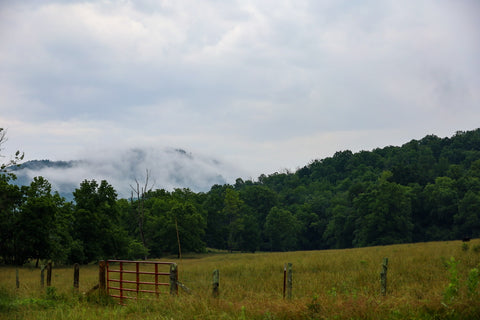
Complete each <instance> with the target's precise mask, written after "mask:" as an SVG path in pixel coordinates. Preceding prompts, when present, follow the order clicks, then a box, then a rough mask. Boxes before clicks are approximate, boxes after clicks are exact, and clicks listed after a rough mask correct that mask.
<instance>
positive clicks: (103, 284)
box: [98, 260, 107, 295]
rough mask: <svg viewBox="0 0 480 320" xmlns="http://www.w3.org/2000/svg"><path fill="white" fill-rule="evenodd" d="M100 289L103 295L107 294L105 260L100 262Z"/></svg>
mask: <svg viewBox="0 0 480 320" xmlns="http://www.w3.org/2000/svg"><path fill="white" fill-rule="evenodd" d="M98 289H99V292H100V294H101V295H103V294H105V292H106V290H107V284H106V281H105V261H104V260H101V261H99V262H98Z"/></svg>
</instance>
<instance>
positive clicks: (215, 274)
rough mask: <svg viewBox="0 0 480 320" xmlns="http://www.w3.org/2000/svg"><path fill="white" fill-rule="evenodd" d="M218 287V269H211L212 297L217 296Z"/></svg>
mask: <svg viewBox="0 0 480 320" xmlns="http://www.w3.org/2000/svg"><path fill="white" fill-rule="evenodd" d="M219 287H220V274H219V271H218V269H215V270H213V284H212V295H213V297H214V298H218V295H219Z"/></svg>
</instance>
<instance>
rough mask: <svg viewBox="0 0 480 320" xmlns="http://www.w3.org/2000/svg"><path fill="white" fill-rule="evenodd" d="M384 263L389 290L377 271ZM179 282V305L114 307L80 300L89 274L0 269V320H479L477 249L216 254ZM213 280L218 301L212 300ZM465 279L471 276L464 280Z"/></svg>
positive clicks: (90, 270) (479, 242)
mask: <svg viewBox="0 0 480 320" xmlns="http://www.w3.org/2000/svg"><path fill="white" fill-rule="evenodd" d="M384 257H388V259H389V265H388V267H389V268H388V288H387V294H386V296H382V295H381V291H380V271H381V269H382V268H381V264H382V260H383V258H384ZM168 261H172V262H176V263H177V264H178V266H179V279H180V281H181V282H182V283H184V284H185V285H186V286H187V287H188V288H190V289H191V290H192V293H191V294H187V293H185V292H183V291H182V290H180V292H179V296H178V297H171V296H169V295H162V296H161V297H160V298H159V299H153V300H142V301H129V302H128V303H127V304H126V305H125V306H120V305H118V303H117V301H114V300H113V299H107V298H102V297H99V296H98V294H97V293H93V294H90V295H89V294H85V292H87V291H88V290H90V289H91V288H92V287H93V286H94V285H95V284H96V283H97V282H98V267H97V266H96V265H90V266H82V267H81V268H80V289H79V293H76V292H74V290H73V288H72V287H73V268H72V267H68V268H63V267H58V268H54V270H53V276H52V287H53V288H50V289H48V290H47V289H41V288H40V270H39V269H35V268H28V267H23V268H20V269H19V279H20V288H18V289H16V286H15V268H12V267H0V319H480V288H478V280H479V279H478V278H479V275H478V271H477V272H476V271H475V270H477V269H475V268H478V267H479V266H480V239H476V240H472V241H471V242H469V243H465V244H464V243H462V242H460V241H451V242H430V243H418V244H406V245H393V246H382V247H370V248H361V249H347V250H327V251H301V252H288V253H255V254H246V253H245V254H243V253H242V254H240V253H233V254H228V253H215V254H204V255H191V256H186V257H184V258H183V259H182V260H181V261H180V260H177V259H168ZM287 262H290V263H292V264H293V298H292V299H291V300H284V299H283V296H282V288H283V267H284V263H287ZM214 269H219V270H220V297H219V298H217V299H214V298H212V297H211V291H212V289H211V288H212V271H213V270H214ZM472 269H473V271H472Z"/></svg>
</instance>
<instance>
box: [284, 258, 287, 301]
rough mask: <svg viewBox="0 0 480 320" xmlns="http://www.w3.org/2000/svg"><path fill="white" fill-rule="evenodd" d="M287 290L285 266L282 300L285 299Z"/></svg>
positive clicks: (285, 266) (285, 265) (285, 268)
mask: <svg viewBox="0 0 480 320" xmlns="http://www.w3.org/2000/svg"><path fill="white" fill-rule="evenodd" d="M286 290H287V264H286V263H285V264H284V265H283V299H285V292H286Z"/></svg>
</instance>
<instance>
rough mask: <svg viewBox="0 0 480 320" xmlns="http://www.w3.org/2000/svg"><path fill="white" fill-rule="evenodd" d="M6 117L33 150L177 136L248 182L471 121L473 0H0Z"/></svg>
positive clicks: (62, 156)
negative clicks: (266, 175) (231, 169)
mask: <svg viewBox="0 0 480 320" xmlns="http://www.w3.org/2000/svg"><path fill="white" fill-rule="evenodd" d="M0 127H3V128H8V137H9V141H8V143H7V144H6V145H5V147H6V150H3V152H10V153H13V151H14V150H16V149H21V150H22V151H24V152H25V155H26V159H27V160H30V159H51V160H70V159H79V158H86V157H88V156H89V155H90V154H91V153H92V152H98V150H105V151H104V152H105V153H106V154H108V153H109V150H110V148H115V149H122V148H128V147H131V146H142V147H149V148H151V147H154V148H166V147H171V148H182V149H185V150H187V151H188V152H192V153H194V154H201V155H204V156H207V157H212V158H215V159H218V160H219V161H224V162H226V163H229V164H232V165H233V166H234V167H236V168H237V169H238V172H239V174H240V173H241V174H242V175H243V176H244V178H257V177H258V175H260V174H261V173H265V174H269V173H273V172H275V171H281V170H283V169H290V170H295V169H296V168H298V167H302V166H304V165H306V164H308V163H309V162H310V161H311V160H313V159H321V158H325V157H328V156H332V155H333V154H334V153H335V152H336V151H340V150H346V149H349V150H352V151H353V152H357V151H360V150H372V149H374V148H376V147H384V146H387V145H401V144H403V143H406V142H408V141H409V140H411V139H420V138H422V137H424V136H425V135H427V134H435V135H437V136H439V137H446V136H452V135H453V134H454V133H455V132H456V131H457V130H472V129H475V128H478V127H480V1H477V0H471V1H468V0H457V1H451V0H431V1H429V0H411V1H410V0H405V1H398V0H378V1H353V0H352V1H339V0H330V1H318V0H311V1H302V0H295V1H278V0H275V1H260V0H259V1H245V0H239V1H220V0H211V1H208V0H206V1H198V0H191V1H190V0H187V1H182V0H171V1H159V0H135V1H128V0H121V1H114V0H111V1H75V0H70V1H67V0H65V1H61V0H57V1H54V0H46V1H33V0H32V1H8V0H0ZM93 150H95V151H93ZM112 154H114V153H112ZM103 156H104V157H105V155H103ZM105 158H108V157H105Z"/></svg>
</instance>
